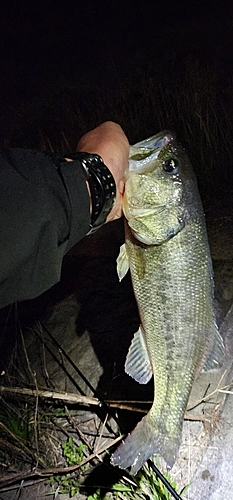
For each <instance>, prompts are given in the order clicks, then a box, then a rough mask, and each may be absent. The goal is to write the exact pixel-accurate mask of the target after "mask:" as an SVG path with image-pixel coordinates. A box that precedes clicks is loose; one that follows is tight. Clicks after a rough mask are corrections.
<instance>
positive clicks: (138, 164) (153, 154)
mask: <svg viewBox="0 0 233 500" xmlns="http://www.w3.org/2000/svg"><path fill="white" fill-rule="evenodd" d="M174 139H175V134H173V133H171V132H169V131H166V130H165V131H164V132H161V133H160V134H157V135H154V136H153V137H150V138H149V139H145V140H144V141H141V142H138V143H137V144H135V145H134V146H131V148H130V155H129V165H128V170H129V171H130V172H137V173H143V172H150V171H153V169H154V162H155V161H156V160H157V158H158V156H159V153H160V151H161V149H163V148H164V147H165V146H167V145H168V144H169V143H170V142H171V141H173V140H174Z"/></svg>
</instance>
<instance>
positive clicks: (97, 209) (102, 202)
mask: <svg viewBox="0 0 233 500" xmlns="http://www.w3.org/2000/svg"><path fill="white" fill-rule="evenodd" d="M67 158H70V159H72V160H79V161H80V162H81V165H82V169H83V172H84V175H85V177H86V180H87V181H88V184H89V187H90V192H91V200H92V214H91V226H90V230H89V232H88V233H87V234H91V233H93V232H94V231H96V229H98V228H99V227H101V226H102V225H103V224H104V223H105V222H106V219H107V216H108V214H109V212H110V211H111V209H112V207H113V205H114V201H115V198H116V184H115V181H114V177H113V175H112V174H111V172H110V170H109V169H108V168H107V167H106V165H105V164H104V162H103V160H102V158H101V156H99V155H97V154H90V153H84V152H78V153H72V154H69V155H67ZM63 161H64V160H63Z"/></svg>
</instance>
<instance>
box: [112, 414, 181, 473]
mask: <svg viewBox="0 0 233 500" xmlns="http://www.w3.org/2000/svg"><path fill="white" fill-rule="evenodd" d="M179 446H180V438H177V437H176V438H172V439H171V438H168V437H167V436H166V435H165V434H163V433H162V432H161V433H160V432H159V430H157V432H156V429H155V428H154V427H153V426H152V425H151V424H150V422H149V421H148V416H145V417H143V419H142V420H141V421H140V422H139V423H138V424H137V426H136V427H135V429H134V430H133V432H132V433H131V434H129V435H128V436H127V438H126V440H125V441H123V442H122V443H121V444H120V446H119V447H118V448H117V450H116V451H115V453H113V455H112V457H111V463H112V464H113V465H117V466H118V467H120V468H122V469H126V468H128V467H131V473H132V474H136V473H137V472H138V471H139V469H141V467H142V466H143V465H144V464H145V462H146V461H147V460H148V459H149V458H150V457H151V456H152V455H154V454H155V453H156V454H159V455H160V456H162V457H163V458H164V460H165V461H166V463H167V466H168V467H169V468H172V466H173V464H174V462H175V459H176V456H177V453H178V450H179Z"/></svg>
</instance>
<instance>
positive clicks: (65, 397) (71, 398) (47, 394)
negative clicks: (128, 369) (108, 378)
mask: <svg viewBox="0 0 233 500" xmlns="http://www.w3.org/2000/svg"><path fill="white" fill-rule="evenodd" d="M1 392H9V393H17V394H24V395H26V396H34V397H36V396H39V397H41V398H45V399H60V400H62V401H65V402H66V403H70V404H76V403H83V404H87V405H95V406H98V405H99V404H100V402H99V400H98V399H96V398H90V397H87V396H81V395H78V394H74V393H67V392H56V391H48V390H39V389H38V390H35V389H28V388H26V387H5V386H3V385H1V386H0V393H1Z"/></svg>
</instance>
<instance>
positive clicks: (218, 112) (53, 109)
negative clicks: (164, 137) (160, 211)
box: [5, 59, 233, 195]
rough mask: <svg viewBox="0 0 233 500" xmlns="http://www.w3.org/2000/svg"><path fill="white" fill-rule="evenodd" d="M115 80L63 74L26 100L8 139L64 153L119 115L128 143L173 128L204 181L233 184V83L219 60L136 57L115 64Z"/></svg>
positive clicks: (207, 189) (205, 186) (207, 188)
mask: <svg viewBox="0 0 233 500" xmlns="http://www.w3.org/2000/svg"><path fill="white" fill-rule="evenodd" d="M114 71H115V73H114ZM112 82H114V83H112V84H110V85H109V86H107V88H104V89H101V88H100V89H96V88H91V87H90V86H88V87H84V86H83V85H82V86H81V85H75V84H74V83H70V82H63V83H59V84H57V86H56V87H55V88H52V89H47V93H44V94H43V95H41V96H38V98H37V100H35V101H33V102H30V103H29V104H27V103H26V102H24V103H22V104H21V107H20V108H19V110H18V113H14V119H12V121H11V123H10V127H9V128H8V130H7V131H6V137H5V143H6V144H7V145H15V146H24V147H42V148H45V149H53V150H54V151H57V152H59V153H64V152H67V151H68V150H69V149H70V150H74V149H75V148H76V144H77V140H78V139H79V137H80V136H81V135H82V134H83V133H85V132H86V131H87V130H89V129H91V128H93V127H95V126H96V125H98V124H99V123H100V122H102V121H104V120H109V119H110V120H115V121H117V122H119V123H120V124H121V126H122V127H123V129H124V130H125V131H126V133H127V135H128V137H129V139H130V143H131V144H133V143H135V142H136V141H139V140H142V139H143V138H146V137H149V136H150V135H153V134H155V133H157V132H159V131H160V130H162V129H168V128H170V129H172V130H174V131H175V132H176V133H177V135H178V138H179V140H180V141H181V143H182V145H183V146H184V147H185V148H186V149H187V151H188V153H189V155H190V157H191V160H192V163H193V166H194V169H195V171H196V173H197V176H198V179H199V185H200V189H201V190H202V191H203V192H204V193H207V194H209V193H211V194H213V193H214V195H217V194H218V192H219V191H221V192H222V191H224V190H229V187H228V186H229V179H232V178H233V175H232V170H233V169H232V158H233V146H232V136H233V120H232V113H233V106H232V104H233V83H232V82H231V81H228V82H227V83H226V82H225V81H224V82H222V81H221V78H220V75H219V73H218V70H217V68H209V67H208V66H206V65H203V64H201V63H200V62H199V61H198V60H193V59H187V60H185V61H177V60H176V59H174V60H170V63H169V64H167V66H165V65H164V66H160V65H158V64H157V65H154V64H153V61H151V60H149V61H148V60H142V59H139V60H137V59H136V60H135V64H134V65H132V66H131V68H130V71H129V72H128V74H124V75H120V74H119V71H118V72H117V71H116V70H114V69H113V76H112Z"/></svg>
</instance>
